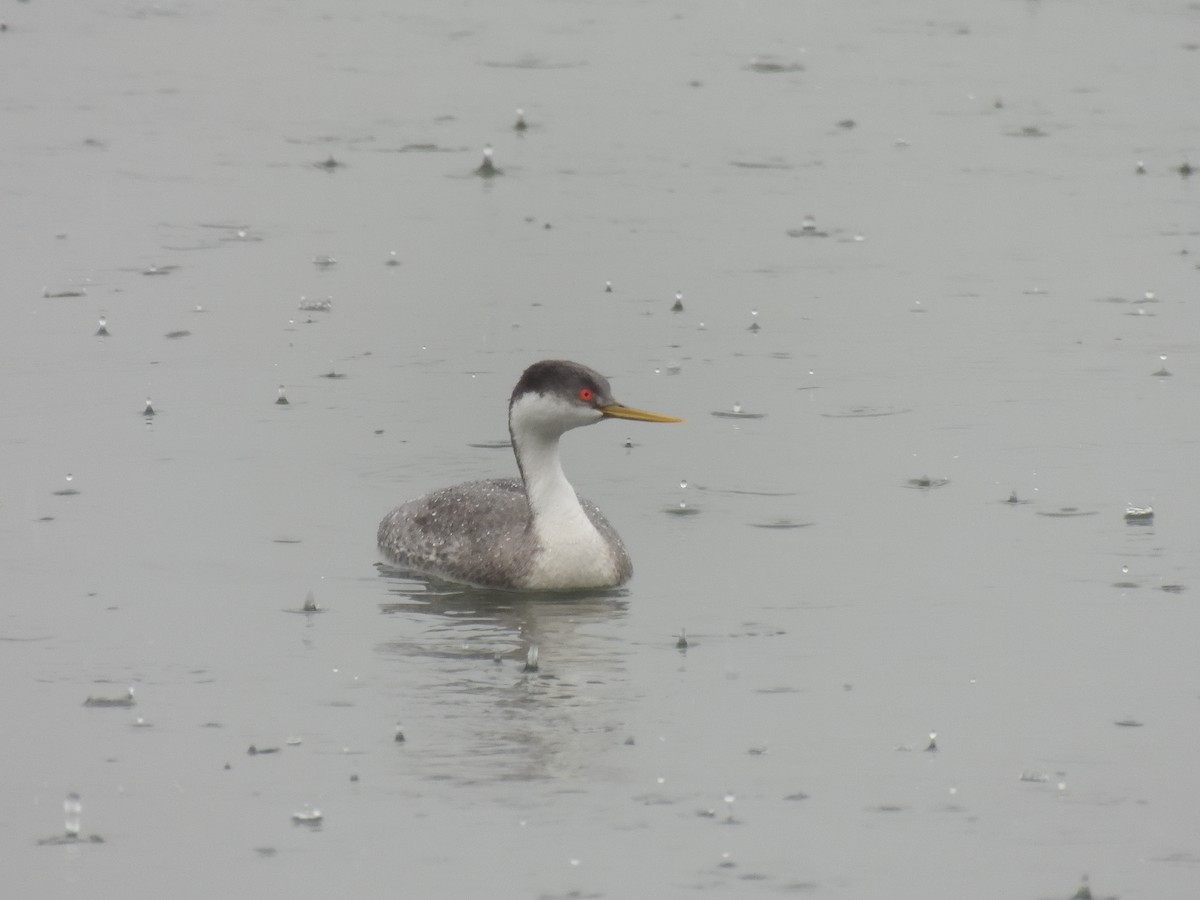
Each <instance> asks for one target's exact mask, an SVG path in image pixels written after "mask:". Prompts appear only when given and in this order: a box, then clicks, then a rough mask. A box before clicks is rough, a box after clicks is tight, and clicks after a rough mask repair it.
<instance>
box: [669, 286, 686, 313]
mask: <svg viewBox="0 0 1200 900" xmlns="http://www.w3.org/2000/svg"><path fill="white" fill-rule="evenodd" d="M671 312H676V313H677V312H683V291H676V292H675V302H674V303H673V304H671Z"/></svg>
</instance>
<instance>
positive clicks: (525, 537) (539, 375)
mask: <svg viewBox="0 0 1200 900" xmlns="http://www.w3.org/2000/svg"><path fill="white" fill-rule="evenodd" d="M607 418H616V419H636V420H638V421H641V422H682V421H683V420H682V419H676V418H675V417H673V416H663V415H659V414H658V413H652V412H645V411H644V410H640V409H632V408H630V407H628V406H622V405H621V404H620V403H618V402H617V401H616V400H614V399H613V396H612V392H611V390H610V389H609V385H608V380H607V379H606V378H605V377H604V376H603V375H601V374H600V373H599V372H595V371H593V370H592V369H589V368H588V367H587V366H582V365H580V364H579V363H573V362H567V361H565V360H554V359H550V360H543V361H542V362H538V363H534V364H533V365H532V366H530V367H529V368H528V369H526V370H525V372H524V374H523V375H521V380H520V381H518V382H517V386H516V387H515V388H513V392H512V398H511V399H510V400H509V402H508V431H509V434H510V435H511V436H512V445H513V452H514V453H515V454H516V457H517V468H518V469H519V470H520V472H521V478H520V480H517V479H514V478H498V479H493V480H490V481H468V482H466V483H464V484H459V485H455V486H454V487H449V488H444V489H442V490H440V491H434V492H433V493H432V494H426V495H425V496H424V497H418V498H417V499H416V500H410V501H409V502H407V503H404V504H402V505H400V506H397V507H396V508H395V509H393V510H392V511H391V512H390V513H388V514H387V515H386V516H384V517H383V521H382V522H380V523H379V549H380V550H382V551H383V553H384V555H385V556H387V558H388V559H389V560H390V561H391V562H393V563H395V564H396V565H397V566H399V567H400V568H403V569H409V570H412V571H415V572H419V573H422V574H426V575H434V576H437V577H440V578H446V579H448V580H450V581H457V582H464V583H466V584H473V585H477V586H479V587H487V588H504V589H509V590H570V589H575V588H598V587H613V586H615V585H618V584H623V583H625V582H626V581H628V580H629V576H630V575H632V574H633V565H632V564H631V563H630V561H629V554H628V553H626V552H625V545H624V544H622V543H621V537H620V535H618V534H617V532H616V530H615V529H614V528H613V527H612V526H611V525H609V524H608V520H607V519H606V518H604V514H603V513H602V512H600V509H599V507H597V506H596V505H595V504H594V503H591V502H590V501H588V500H585V499H583V498H582V497H579V496H578V495H577V494H576V493H575V489H574V488H573V487H571V483H570V482H569V481H567V478H566V476H565V475H564V474H563V470H562V463H561V462H560V460H559V455H558V440H559V438H560V437H562V435H563V433H564V432H566V431H569V430H570V429H572V428H578V427H580V426H581V425H594V424H595V423H597V422H599V421H600V420H601V419H607Z"/></svg>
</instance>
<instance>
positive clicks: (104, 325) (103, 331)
mask: <svg viewBox="0 0 1200 900" xmlns="http://www.w3.org/2000/svg"><path fill="white" fill-rule="evenodd" d="M96 337H108V319H107V318H105V317H104V316H101V317H100V327H99V328H97V329H96Z"/></svg>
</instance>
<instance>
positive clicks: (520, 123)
mask: <svg viewBox="0 0 1200 900" xmlns="http://www.w3.org/2000/svg"><path fill="white" fill-rule="evenodd" d="M528 127H529V123H527V122H526V121H525V110H523V109H521V107H519V106H518V107H517V121H516V122H514V123H513V131H525V130H526V129H527V128H528Z"/></svg>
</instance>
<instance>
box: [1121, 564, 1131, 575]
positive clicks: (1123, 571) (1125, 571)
mask: <svg viewBox="0 0 1200 900" xmlns="http://www.w3.org/2000/svg"><path fill="white" fill-rule="evenodd" d="M1121 574H1122V575H1128V574H1129V566H1121Z"/></svg>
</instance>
